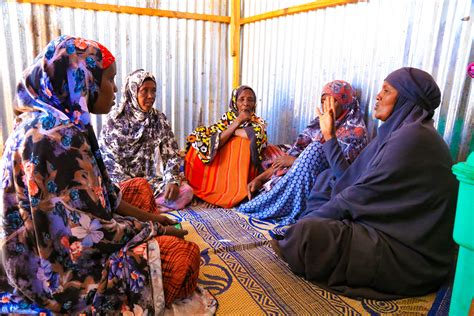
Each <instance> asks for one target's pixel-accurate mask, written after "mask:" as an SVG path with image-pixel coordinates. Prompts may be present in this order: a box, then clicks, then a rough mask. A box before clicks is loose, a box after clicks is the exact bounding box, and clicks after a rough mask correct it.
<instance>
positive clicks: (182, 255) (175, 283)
mask: <svg viewBox="0 0 474 316" xmlns="http://www.w3.org/2000/svg"><path fill="white" fill-rule="evenodd" d="M120 191H121V192H122V199H123V200H124V201H126V202H128V203H130V204H132V205H133V206H135V207H138V208H139V209H142V210H144V211H147V212H149V213H158V211H157V207H156V203H155V198H154V197H153V190H152V189H151V186H150V184H149V183H148V182H147V181H146V179H143V178H133V179H130V180H127V181H124V182H122V183H120ZM155 238H156V240H157V241H158V244H159V245H160V255H161V272H162V277H163V290H164V292H165V304H166V306H167V307H170V306H171V304H172V303H173V301H174V300H175V299H179V298H185V297H187V296H189V295H191V294H192V293H193V292H194V290H195V289H196V286H197V280H198V276H199V265H200V252H199V247H198V246H197V245H196V244H195V243H193V242H190V241H186V240H183V239H180V238H178V237H175V236H159V237H155Z"/></svg>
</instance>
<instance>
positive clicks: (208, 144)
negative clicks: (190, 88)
mask: <svg viewBox="0 0 474 316" xmlns="http://www.w3.org/2000/svg"><path fill="white" fill-rule="evenodd" d="M256 99H257V98H256V96H255V92H254V91H253V90H252V88H250V87H248V86H240V87H239V88H237V89H234V90H233V91H232V97H231V99H230V103H229V111H228V112H227V113H225V114H224V115H223V116H222V118H221V119H220V120H219V121H218V122H217V123H216V124H214V125H211V126H209V127H204V126H200V127H198V128H196V129H195V130H194V131H193V132H192V133H191V135H189V136H188V138H187V147H186V150H187V154H186V158H185V167H184V172H185V175H186V179H187V180H188V182H189V184H190V185H191V187H192V188H193V190H194V194H195V195H196V196H198V197H199V198H201V199H202V200H204V201H206V202H208V203H211V204H214V205H219V206H221V207H225V208H229V207H232V206H234V205H236V204H237V203H240V202H241V201H242V200H243V199H244V198H245V197H247V184H248V183H249V182H250V181H252V180H253V178H255V176H256V175H257V174H258V173H259V172H260V171H261V162H262V151H263V149H264V148H265V146H266V144H267V135H266V131H265V122H264V121H263V120H262V119H261V118H259V117H257V116H256V115H255V102H256Z"/></svg>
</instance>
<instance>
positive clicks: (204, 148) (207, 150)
mask: <svg viewBox="0 0 474 316" xmlns="http://www.w3.org/2000/svg"><path fill="white" fill-rule="evenodd" d="M246 89H248V90H250V91H252V93H253V95H254V96H255V92H254V91H253V89H252V88H250V87H249V86H240V87H238V88H235V89H234V90H233V91H232V96H231V98H230V101H229V111H227V112H226V113H225V114H224V115H223V116H222V117H221V119H220V120H219V121H218V122H217V123H216V124H213V125H211V126H209V127H205V126H199V127H198V128H196V129H195V130H194V131H193V132H192V133H191V134H190V135H189V136H188V138H187V144H186V150H188V149H189V147H190V146H193V147H194V149H196V151H197V152H198V157H199V158H200V159H201V161H202V162H203V163H209V162H211V161H212V159H213V158H214V156H215V154H216V152H217V148H218V146H219V135H220V133H222V132H223V131H225V130H226V129H227V128H228V127H229V125H230V124H232V122H233V121H234V120H235V119H236V118H237V116H238V109H237V99H238V97H239V95H240V93H241V92H242V91H244V90H246ZM255 99H256V97H255ZM239 128H244V129H245V131H246V132H247V135H249V139H250V141H251V150H252V158H251V159H252V163H253V164H254V166H256V167H257V168H259V169H260V168H261V166H260V165H261V161H262V151H263V149H264V148H265V147H266V145H267V133H266V131H265V121H264V120H263V119H261V118H260V117H258V116H256V115H255V113H253V114H252V118H251V119H250V120H249V121H247V122H245V123H244V124H242V125H240V126H239Z"/></svg>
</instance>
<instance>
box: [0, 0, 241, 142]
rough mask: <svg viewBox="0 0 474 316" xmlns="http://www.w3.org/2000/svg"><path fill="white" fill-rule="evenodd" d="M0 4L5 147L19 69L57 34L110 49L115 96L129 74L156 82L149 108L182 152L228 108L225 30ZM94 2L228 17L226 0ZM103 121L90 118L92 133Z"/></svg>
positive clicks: (0, 88) (178, 21)
mask: <svg viewBox="0 0 474 316" xmlns="http://www.w3.org/2000/svg"><path fill="white" fill-rule="evenodd" d="M0 2H1V3H0V9H1V11H0V67H1V69H2V71H1V72H0V76H1V77H0V111H1V115H0V123H1V126H2V128H1V130H0V133H1V135H0V136H1V138H0V139H2V140H3V141H4V140H5V139H6V137H7V134H8V132H9V131H11V129H12V123H13V113H12V111H11V101H12V100H13V97H14V89H15V85H16V83H17V82H18V80H19V78H20V76H21V73H22V70H23V69H24V68H26V67H27V66H28V65H29V63H31V62H32V61H33V59H34V57H35V56H36V54H37V53H38V52H39V51H40V49H42V48H43V47H45V46H46V44H47V43H48V42H49V41H50V40H51V39H53V38H55V37H57V36H59V35H60V34H71V35H76V36H83V37H86V38H91V39H96V40H98V41H99V42H101V43H103V44H104V45H105V46H106V47H108V48H109V49H110V50H111V52H112V53H113V54H115V56H116V58H117V79H116V83H117V87H119V90H120V87H121V86H122V83H123V81H124V79H125V76H126V75H127V74H128V73H130V72H132V71H133V70H135V69H138V68H144V69H146V70H148V71H151V72H153V73H154V74H155V75H156V78H157V81H158V82H157V83H158V93H157V100H156V103H155V106H157V107H158V108H159V109H160V110H162V111H163V112H164V113H165V114H166V115H167V116H168V119H169V120H170V121H171V124H172V126H173V128H174V131H175V132H176V136H177V138H178V140H179V143H180V144H181V145H184V140H185V137H186V135H187V134H189V133H190V132H191V131H192V130H193V129H194V127H195V126H197V125H198V124H200V123H205V124H209V123H212V122H215V121H216V120H217V119H218V118H219V117H220V116H221V114H222V113H223V112H224V111H225V110H226V109H227V102H228V98H229V95H230V88H231V83H230V79H229V78H230V75H229V72H230V71H232V70H231V69H230V68H229V63H228V60H229V54H230V53H229V49H228V33H229V31H228V29H229V25H228V24H225V23H216V22H206V21H195V20H185V19H175V18H162V17H150V16H142V15H130V14H116V13H110V12H96V11H91V10H82V9H69V8H59V7H55V6H44V5H31V4H18V3H15V2H2V1H0ZM97 2H101V3H107V4H120V5H131V6H134V5H135V6H142V7H147V8H154V9H163V10H173V11H182V12H191V13H202V14H213V15H223V16H228V8H227V1H221V0H203V1H194V0H189V1H183V0H180V1H175V0H169V1H158V0H156V1H146V3H145V1H136V2H135V1H133V3H132V1H110V0H109V1H102V0H100V1H97ZM119 94H120V92H119ZM118 99H120V97H119V98H118ZM104 118H105V117H101V116H95V120H94V125H95V126H94V127H95V128H96V130H100V128H101V124H102V120H103V119H104Z"/></svg>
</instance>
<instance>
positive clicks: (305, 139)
mask: <svg viewBox="0 0 474 316" xmlns="http://www.w3.org/2000/svg"><path fill="white" fill-rule="evenodd" d="M321 104H322V106H323V110H324V112H327V111H331V112H332V113H333V115H334V116H333V119H334V120H335V121H334V125H335V129H336V132H335V137H334V138H335V139H336V138H337V142H338V143H339V146H340V147H341V149H342V153H343V156H334V157H331V156H329V155H327V154H326V153H325V152H324V148H323V144H324V142H325V138H324V136H323V134H322V133H321V129H320V126H319V123H320V117H319V116H318V117H317V118H315V119H314V120H313V121H312V122H311V123H310V124H309V125H308V126H307V127H306V129H304V130H303V132H302V133H301V134H300V135H298V138H297V139H296V142H295V143H294V145H293V147H292V148H290V149H289V150H288V152H287V155H283V156H281V157H279V158H277V159H276V160H275V162H274V163H273V165H272V166H271V167H270V168H268V169H267V170H265V172H263V173H262V174H261V175H259V176H258V177H257V178H255V179H254V180H253V181H252V182H251V183H250V184H249V186H248V191H249V199H250V198H251V197H252V195H254V194H256V193H258V191H259V190H260V189H263V188H264V189H265V191H264V193H262V194H260V195H258V196H257V197H256V198H255V199H253V200H251V201H249V202H247V203H245V204H242V205H240V206H239V207H238V210H239V211H240V212H242V213H245V214H248V215H250V216H251V217H255V218H259V219H273V220H275V221H277V222H278V223H279V224H280V225H287V224H291V223H293V222H294V221H295V220H296V219H297V218H298V217H299V216H300V215H301V214H302V212H303V211H304V208H305V203H306V199H307V197H308V195H309V193H310V192H311V189H312V187H313V184H314V182H315V179H316V177H317V176H318V175H319V173H321V172H322V171H323V170H325V169H328V168H329V167H331V172H332V173H333V174H334V175H335V176H336V177H338V176H340V175H341V174H342V173H343V171H344V169H345V168H347V165H348V164H349V163H350V162H352V161H354V159H355V158H356V157H357V155H358V154H359V153H360V151H361V150H362V149H363V148H364V147H365V146H366V145H367V129H366V127H365V123H364V120H363V117H362V113H361V112H360V108H359V103H358V102H357V99H356V98H355V96H354V91H353V89H352V87H351V86H350V84H349V83H347V82H345V81H342V80H335V81H332V82H329V83H328V84H326V85H325V86H324V87H323V91H322V94H321ZM318 111H319V110H318ZM268 180H269V181H268ZM266 181H268V182H266ZM265 182H266V183H265Z"/></svg>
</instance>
